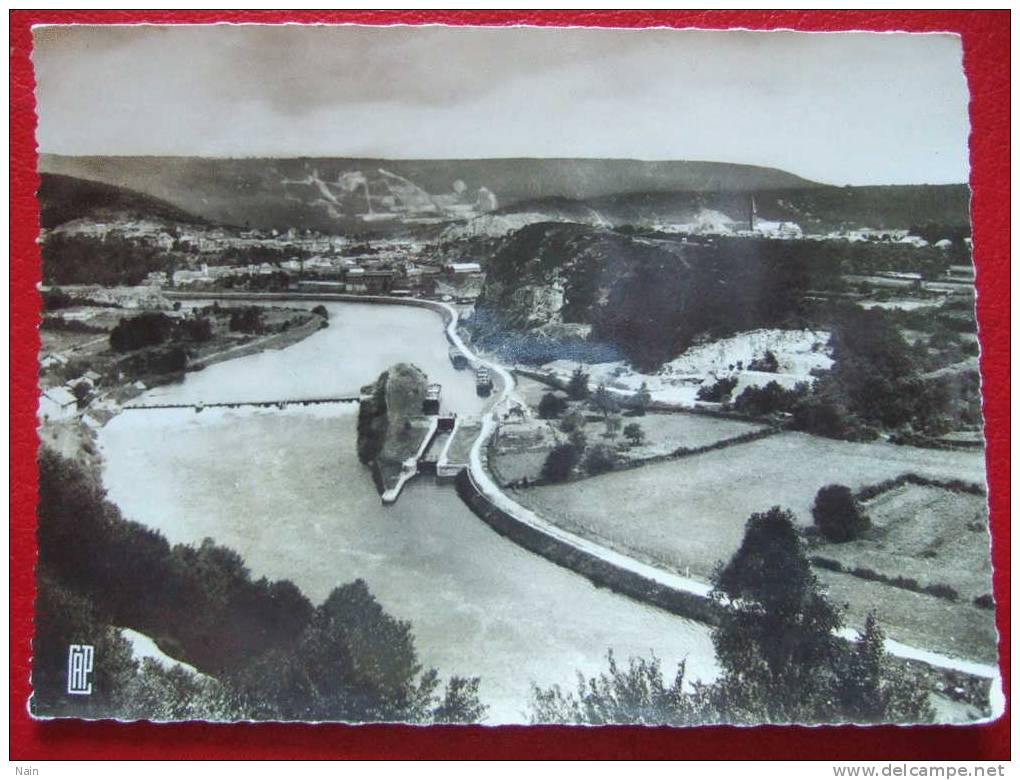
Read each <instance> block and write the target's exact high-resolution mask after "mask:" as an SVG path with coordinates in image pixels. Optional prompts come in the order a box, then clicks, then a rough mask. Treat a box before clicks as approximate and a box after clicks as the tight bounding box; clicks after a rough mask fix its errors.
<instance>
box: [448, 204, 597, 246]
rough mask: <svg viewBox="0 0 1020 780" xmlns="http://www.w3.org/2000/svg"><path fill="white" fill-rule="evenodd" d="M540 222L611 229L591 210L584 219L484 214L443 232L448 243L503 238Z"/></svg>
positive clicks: (535, 213) (530, 213)
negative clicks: (566, 223)
mask: <svg viewBox="0 0 1020 780" xmlns="http://www.w3.org/2000/svg"><path fill="white" fill-rule="evenodd" d="M539 222H572V223H579V224H584V225H592V226H594V227H611V225H610V223H609V222H607V221H606V220H605V218H603V217H602V215H601V214H599V213H598V212H597V211H595V210H594V209H589V212H588V213H587V214H586V215H585V216H583V217H581V216H578V217H565V216H563V215H560V214H546V213H543V212H541V211H523V212H520V213H518V214H482V215H481V216H479V217H475V218H474V219H472V220H470V221H469V222H465V223H464V224H460V225H451V226H450V227H448V228H446V230H444V231H443V236H442V237H443V239H444V240H447V241H455V240H458V239H463V238H502V237H503V236H505V235H507V234H509V233H512V232H513V231H515V230H520V229H521V228H523V227H527V226H528V225H534V224H537V223H539Z"/></svg>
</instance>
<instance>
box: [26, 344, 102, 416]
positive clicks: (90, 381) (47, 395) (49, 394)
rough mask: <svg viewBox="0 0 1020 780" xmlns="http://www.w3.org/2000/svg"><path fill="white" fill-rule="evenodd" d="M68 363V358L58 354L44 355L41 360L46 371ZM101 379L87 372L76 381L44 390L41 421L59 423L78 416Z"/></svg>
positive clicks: (41, 401)
mask: <svg viewBox="0 0 1020 780" xmlns="http://www.w3.org/2000/svg"><path fill="white" fill-rule="evenodd" d="M66 363H67V358H65V357H64V356H63V355H59V354H56V353H53V354H48V355H43V356H42V358H41V359H40V365H41V366H42V367H43V368H44V369H45V368H49V367H52V366H60V365H66ZM100 378H101V377H100V375H99V374H97V373H96V372H95V371H86V372H85V373H84V374H82V375H81V376H80V377H78V378H76V379H71V380H69V381H67V382H65V383H64V384H62V385H56V386H54V387H50V388H48V389H46V390H43V392H42V394H41V395H40V396H39V419H40V420H43V421H48V420H52V421H57V420H66V419H69V418H71V417H73V416H74V415H76V414H77V413H78V411H79V409H80V407H81V405H82V403H87V399H88V398H89V397H90V396H91V395H92V394H93V393H94V392H95V388H96V385H98V384H99V380H100Z"/></svg>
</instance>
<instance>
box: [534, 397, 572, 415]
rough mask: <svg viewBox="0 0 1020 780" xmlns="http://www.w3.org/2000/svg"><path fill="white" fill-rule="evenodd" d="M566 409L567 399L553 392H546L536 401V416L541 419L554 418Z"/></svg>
mask: <svg viewBox="0 0 1020 780" xmlns="http://www.w3.org/2000/svg"><path fill="white" fill-rule="evenodd" d="M566 410H567V400H566V399H565V398H563V397H561V396H558V395H556V394H555V393H546V394H545V395H543V396H542V400H541V401H539V402H538V416H539V417H541V418H542V419H543V420H554V419H556V418H557V417H559V416H560V415H561V414H563V412H565V411H566Z"/></svg>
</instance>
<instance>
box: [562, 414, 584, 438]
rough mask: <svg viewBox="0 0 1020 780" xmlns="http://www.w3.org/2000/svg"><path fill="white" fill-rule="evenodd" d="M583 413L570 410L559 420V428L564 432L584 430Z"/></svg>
mask: <svg viewBox="0 0 1020 780" xmlns="http://www.w3.org/2000/svg"><path fill="white" fill-rule="evenodd" d="M584 423H585V420H584V415H583V414H581V413H580V412H577V411H574V412H570V414H568V415H567V416H566V417H564V418H563V419H562V420H560V430H561V431H563V432H564V433H567V434H569V433H574V432H575V431H583V430H584Z"/></svg>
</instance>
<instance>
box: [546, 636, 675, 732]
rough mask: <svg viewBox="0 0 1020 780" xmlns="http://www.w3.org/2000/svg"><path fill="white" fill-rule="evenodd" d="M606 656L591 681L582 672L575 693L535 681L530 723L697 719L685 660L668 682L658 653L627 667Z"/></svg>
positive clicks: (671, 722)
mask: <svg viewBox="0 0 1020 780" xmlns="http://www.w3.org/2000/svg"><path fill="white" fill-rule="evenodd" d="M606 658H607V662H608V667H609V668H608V671H606V672H603V673H601V674H599V675H598V676H597V677H591V678H590V679H587V680H586V679H585V678H584V677H583V676H582V675H580V674H578V678H577V689H576V692H574V693H570V692H567V693H564V692H563V690H562V689H561V688H560V686H558V685H554V686H552V687H551V688H549V689H547V690H543V689H542V688H539V687H538V686H537V685H534V684H533V685H532V688H531V698H532V707H531V722H532V723H567V724H570V723H590V724H592V725H605V724H611V723H641V724H644V725H648V726H662V725H669V726H683V725H687V724H689V723H692V722H694V721H695V718H694V714H695V703H694V699H693V697H692V696H691V695H690V694H688V693H686V692H685V691H684V674H685V666H684V664H683V663H681V664H680V665H679V667H678V669H677V673H676V675H675V676H674V678H673V679H672V680H671V681H668V682H667V681H666V679H665V676H664V675H663V672H662V663H661V662H660V661H659V659H658V658H656V657H655V656H654V655H653V656H652V658H651V660H645V659H643V658H631V659H630V661H629V663H628V665H627V667H626V668H620V666H619V665H618V664H617V662H616V658H615V656H614V655H613V651H612V650H610V651H609V652H608V653H607V655H606Z"/></svg>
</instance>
